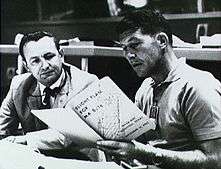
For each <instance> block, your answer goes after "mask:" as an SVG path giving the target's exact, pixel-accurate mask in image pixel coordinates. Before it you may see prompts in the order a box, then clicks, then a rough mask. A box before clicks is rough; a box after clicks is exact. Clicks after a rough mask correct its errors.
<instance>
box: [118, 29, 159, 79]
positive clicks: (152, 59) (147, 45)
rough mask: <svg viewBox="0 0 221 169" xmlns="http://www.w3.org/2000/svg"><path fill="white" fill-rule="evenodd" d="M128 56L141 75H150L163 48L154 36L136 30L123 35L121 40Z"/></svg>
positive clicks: (135, 69)
mask: <svg viewBox="0 0 221 169" xmlns="http://www.w3.org/2000/svg"><path fill="white" fill-rule="evenodd" d="M120 43H121V44H122V46H123V47H124V50H125V52H126V57H127V59H128V61H129V63H130V64H131V66H132V68H133V69H134V71H135V72H136V73H137V75H138V76H139V77H149V76H150V75H151V74H152V71H153V70H154V68H155V66H157V63H158V61H159V60H160V58H161V49H160V46H159V44H158V43H157V41H156V40H155V38H154V37H151V36H150V35H144V34H142V33H141V31H140V30H139V29H138V30H137V31H136V32H134V33H132V34H129V35H123V38H122V40H121V42H120Z"/></svg>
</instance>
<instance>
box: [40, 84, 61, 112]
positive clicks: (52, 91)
mask: <svg viewBox="0 0 221 169" xmlns="http://www.w3.org/2000/svg"><path fill="white" fill-rule="evenodd" d="M60 90H61V88H60V87H55V88H54V89H50V88H49V87H46V88H45V89H44V93H45V98H44V100H43V103H44V107H43V108H44V109H50V108H51V104H50V97H51V96H52V97H55V95H57V94H58V93H59V92H60Z"/></svg>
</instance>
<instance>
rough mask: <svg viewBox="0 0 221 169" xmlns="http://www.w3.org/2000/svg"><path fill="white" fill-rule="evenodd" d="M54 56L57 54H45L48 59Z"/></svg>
mask: <svg viewBox="0 0 221 169" xmlns="http://www.w3.org/2000/svg"><path fill="white" fill-rule="evenodd" d="M54 56H55V54H47V55H45V56H44V58H45V59H46V60H50V59H51V58H53V57H54Z"/></svg>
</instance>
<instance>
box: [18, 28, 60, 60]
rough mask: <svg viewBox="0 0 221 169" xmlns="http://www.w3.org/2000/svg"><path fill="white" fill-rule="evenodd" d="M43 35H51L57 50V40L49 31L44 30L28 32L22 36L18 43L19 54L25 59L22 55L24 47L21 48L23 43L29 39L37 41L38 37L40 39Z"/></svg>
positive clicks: (58, 47) (58, 46)
mask: <svg viewBox="0 0 221 169" xmlns="http://www.w3.org/2000/svg"><path fill="white" fill-rule="evenodd" d="M45 36H48V37H52V38H53V39H54V43H55V46H56V48H57V50H58V51H59V49H60V45H59V43H58V40H57V39H56V38H55V37H54V36H53V35H52V34H51V33H49V32H44V31H38V32H33V33H28V34H25V35H24V36H23V37H22V39H21V42H20V45H19V54H20V55H21V56H22V58H23V60H24V61H26V59H25V56H24V49H23V48H24V46H25V44H26V43H28V42H30V41H38V40H39V39H41V38H43V37H45Z"/></svg>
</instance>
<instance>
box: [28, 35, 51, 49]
mask: <svg viewBox="0 0 221 169" xmlns="http://www.w3.org/2000/svg"><path fill="white" fill-rule="evenodd" d="M25 46H26V47H34V46H40V47H41V46H42V47H46V46H55V43H54V39H53V37H48V36H45V37H42V38H41V39H39V40H38V41H29V42H27V43H26V45H25Z"/></svg>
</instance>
